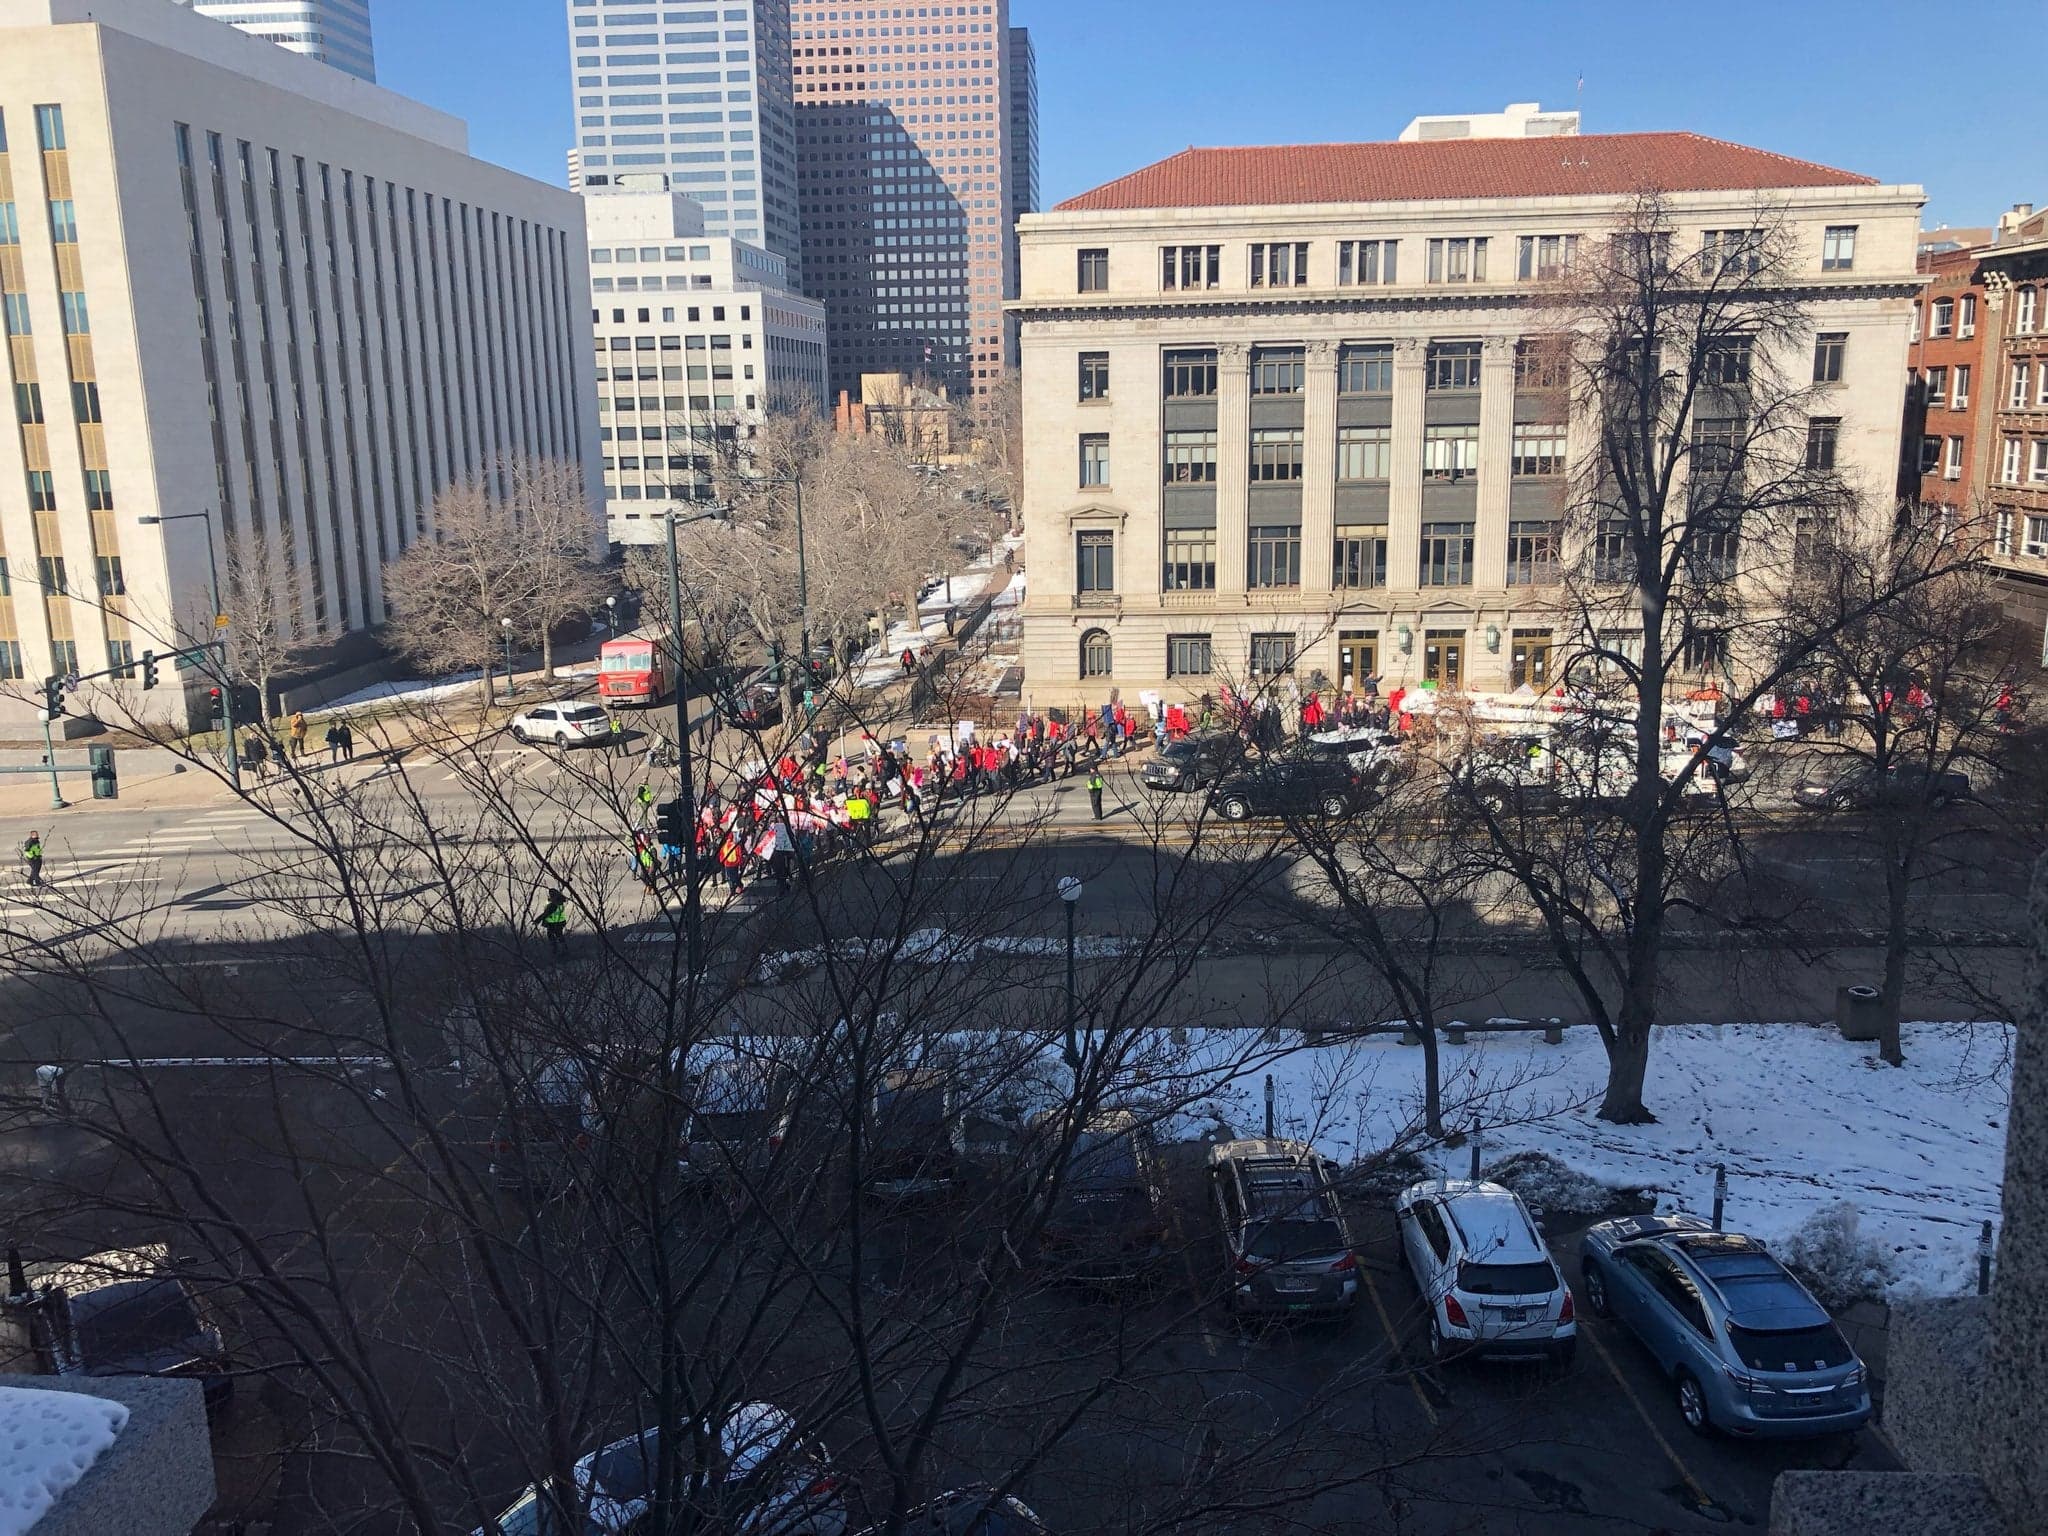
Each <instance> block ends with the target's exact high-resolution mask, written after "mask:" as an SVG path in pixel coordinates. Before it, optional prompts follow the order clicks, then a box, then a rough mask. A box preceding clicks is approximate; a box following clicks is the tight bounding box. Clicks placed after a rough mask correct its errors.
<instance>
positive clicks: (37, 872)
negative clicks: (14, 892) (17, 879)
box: [21, 832, 43, 886]
mask: <svg viewBox="0 0 2048 1536" xmlns="http://www.w3.org/2000/svg"><path fill="white" fill-rule="evenodd" d="M21 862H22V863H24V864H26V865H27V866H28V883H29V884H30V885H31V886H38V885H41V884H42V883H43V834H42V833H40V832H31V833H29V835H28V837H27V838H26V839H25V840H24V841H23V843H22V845H21Z"/></svg>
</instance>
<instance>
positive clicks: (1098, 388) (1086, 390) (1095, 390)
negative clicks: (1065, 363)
mask: <svg viewBox="0 0 2048 1536" xmlns="http://www.w3.org/2000/svg"><path fill="white" fill-rule="evenodd" d="M1081 398H1082V399H1083V400H1107V399H1108V398H1109V354H1108V353H1107V352H1083V353H1082V354H1081Z"/></svg>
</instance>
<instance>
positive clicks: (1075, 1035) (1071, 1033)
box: [1059, 875, 1081, 1072]
mask: <svg viewBox="0 0 2048 1536" xmlns="http://www.w3.org/2000/svg"><path fill="white" fill-rule="evenodd" d="M1059 892H1060V906H1061V907H1063V908H1064V909H1065V910H1066V914H1067V1044H1066V1049H1065V1052H1064V1054H1065V1056H1066V1061H1067V1066H1068V1068H1069V1070H1071V1071H1075V1072H1078V1071H1080V1069H1081V1037H1080V1034H1079V1032H1078V1030H1077V1028H1076V1023H1077V1020H1076V1015H1077V1014H1078V1013H1079V1011H1080V1000H1079V990H1078V988H1077V987H1076V986H1075V984H1074V908H1076V907H1077V906H1079V905H1080V904H1081V882H1080V881H1078V880H1076V879H1075V878H1074V877H1073V876H1072V875H1062V876H1061V877H1060V884H1059Z"/></svg>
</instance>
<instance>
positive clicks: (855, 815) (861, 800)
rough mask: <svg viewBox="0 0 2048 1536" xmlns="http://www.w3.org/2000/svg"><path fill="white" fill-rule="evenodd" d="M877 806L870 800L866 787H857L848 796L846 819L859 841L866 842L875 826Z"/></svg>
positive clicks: (849, 828)
mask: <svg viewBox="0 0 2048 1536" xmlns="http://www.w3.org/2000/svg"><path fill="white" fill-rule="evenodd" d="M874 815H875V808H874V806H873V804H872V803H870V801H869V800H868V792H867V791H866V790H865V789H856V790H854V791H852V792H851V793H850V794H848V795H847V797H846V821H847V826H848V830H850V831H851V832H852V833H853V836H854V839H855V841H857V842H863V843H864V842H866V841H867V840H868V834H869V832H870V831H871V830H872V829H873V827H874Z"/></svg>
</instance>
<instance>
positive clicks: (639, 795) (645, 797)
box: [633, 784, 654, 821]
mask: <svg viewBox="0 0 2048 1536" xmlns="http://www.w3.org/2000/svg"><path fill="white" fill-rule="evenodd" d="M633 803H634V804H635V805H637V806H639V807H640V816H641V819H642V820H643V821H644V820H645V819H646V817H647V813H648V812H649V811H650V810H652V809H653V808H654V786H653V785H651V784H642V785H641V786H640V787H639V788H638V789H636V790H634V791H633Z"/></svg>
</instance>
